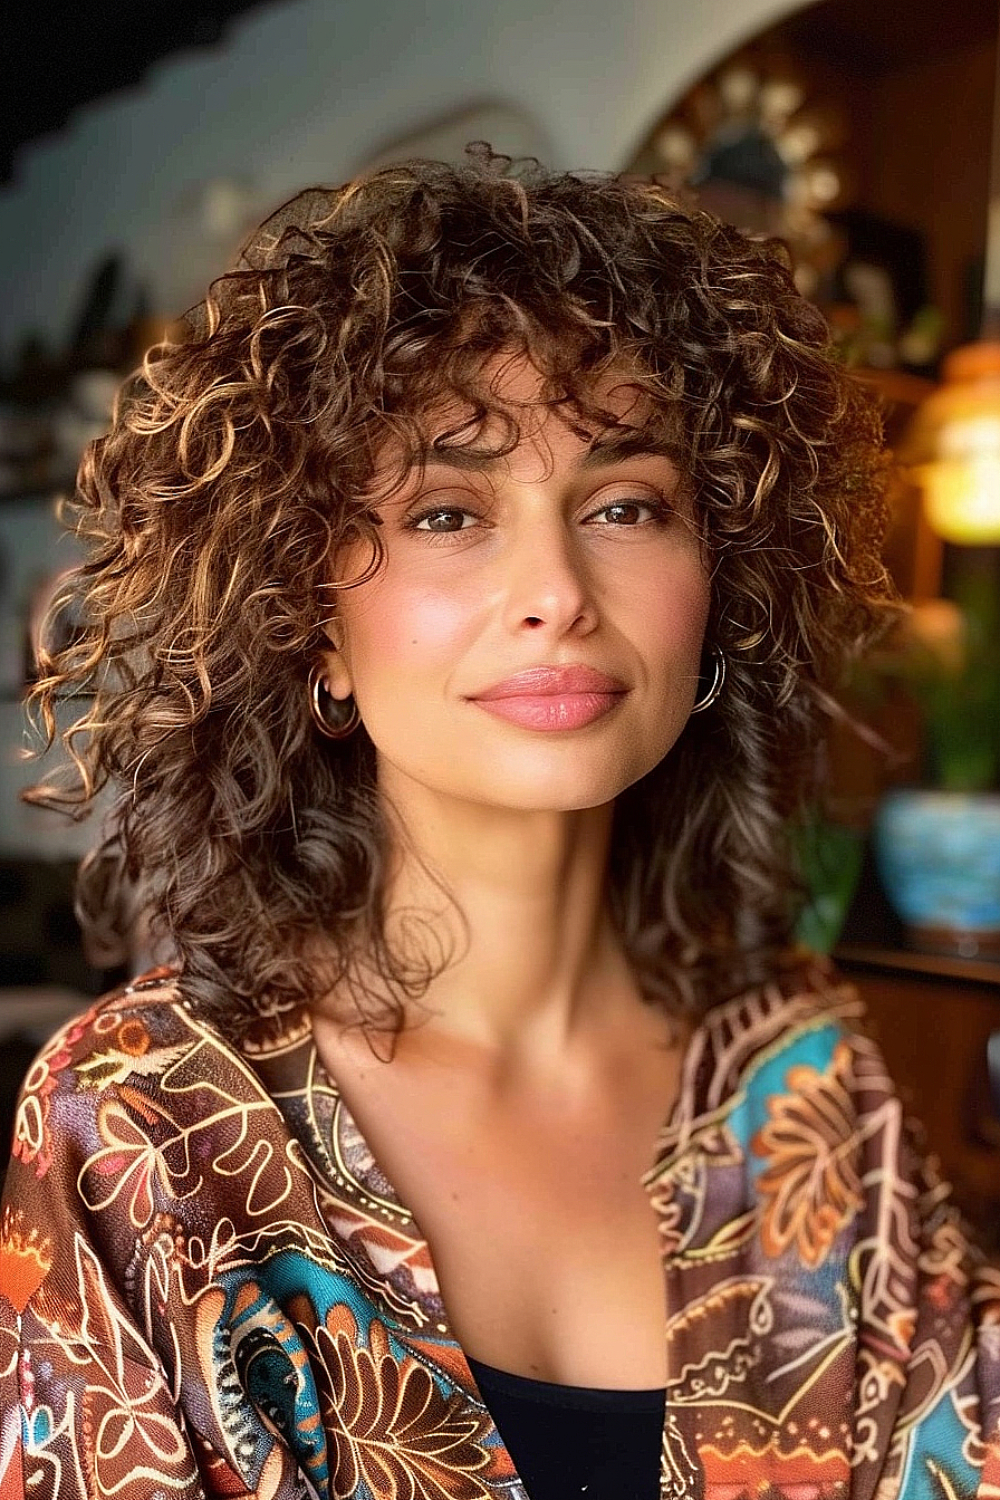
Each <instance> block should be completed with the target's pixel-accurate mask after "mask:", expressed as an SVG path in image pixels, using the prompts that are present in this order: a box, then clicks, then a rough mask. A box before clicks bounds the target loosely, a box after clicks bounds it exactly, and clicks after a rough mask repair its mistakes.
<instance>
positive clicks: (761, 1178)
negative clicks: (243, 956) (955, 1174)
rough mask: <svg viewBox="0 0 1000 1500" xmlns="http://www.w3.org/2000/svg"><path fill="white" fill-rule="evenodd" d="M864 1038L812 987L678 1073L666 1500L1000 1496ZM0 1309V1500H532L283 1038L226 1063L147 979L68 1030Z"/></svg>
mask: <svg viewBox="0 0 1000 1500" xmlns="http://www.w3.org/2000/svg"><path fill="white" fill-rule="evenodd" d="M860 1022H861V1007H860V1003H859V1001H858V1000H857V997H856V996H855V995H854V993H853V991H851V990H850V989H849V988H847V987H844V986H837V985H836V984H835V983H833V982H832V981H831V982H825V981H823V980H822V979H820V980H819V981H818V983H817V985H816V986H815V987H814V989H812V990H810V991H808V992H803V993H795V994H792V995H790V996H789V995H782V994H781V993H780V992H779V991H778V990H777V989H775V990H773V991H772V990H767V989H766V990H764V991H761V992H754V993H752V994H748V995H746V996H744V997H742V998H739V999H737V1000H734V1001H731V1002H729V1003H726V1004H724V1005H722V1006H720V1007H718V1008H716V1009H715V1010H714V1011H712V1012H711V1013H710V1014H709V1015H708V1017H707V1019H706V1020H705V1021H704V1022H703V1023H702V1024H701V1025H700V1027H699V1028H698V1030H697V1031H696V1032H695V1035H694V1038H693V1041H692V1042H691V1044H690V1047H689V1049H688V1053H687V1057H686V1062H685V1068H684V1076H683V1081H682V1086H681V1091H680V1096H679V1098H678V1100H677V1102H676V1104H675V1106H674V1109H673V1112H672V1115H671V1117H670V1119H669V1121H668V1122H667V1124H666V1125H665V1127H664V1129H663V1132H662V1134H661V1137H660V1140H659V1143H658V1151H657V1156H656V1160H655V1163H654V1164H653V1165H652V1167H651V1169H650V1171H649V1173H648V1175H647V1178H646V1186H647V1189H648V1193H649V1201H650V1206H651V1211H652V1212H654V1213H655V1214H656V1216H657V1220H658V1223H659V1227H660V1234H661V1245H662V1254H663V1268H664V1275H665V1278H666V1293H667V1309H668V1318H667V1325H666V1328H665V1330H664V1338H665V1341H666V1348H667V1367H668V1382H667V1399H666V1419H665V1424H664V1432H663V1446H662V1464H661V1496H662V1497H663V1500H667V1497H677V1500H680V1497H685V1500H687V1497H691V1500H701V1497H705V1500H740V1497H744V1496H746V1497H750V1496H753V1497H760V1496H766V1497H770V1500H833V1497H836V1500H841V1497H845V1500H846V1497H847V1496H852V1497H859V1500H862V1497H863V1500H868V1497H875V1500H893V1497H896V1496H903V1497H906V1500H923V1497H927V1500H932V1497H934V1500H954V1497H962V1496H973V1495H975V1496H979V1497H983V1500H985V1497H987V1496H989V1497H996V1496H1000V1275H998V1274H997V1273H996V1272H994V1271H991V1270H990V1269H989V1268H988V1267H985V1266H983V1265H981V1264H979V1260H978V1257H977V1256H976V1255H975V1254H974V1252H972V1251H971V1250H970V1248H969V1246H968V1245H967V1243H966V1240H965V1238H964V1236H963V1232H962V1229H961V1226H960V1224H959V1222H958V1221H957V1218H956V1215H955V1213H954V1211H953V1209H952V1208H951V1206H950V1204H949V1202H948V1198H947V1192H946V1190H945V1189H944V1188H942V1187H941V1186H940V1185H939V1184H937V1183H936V1182H935V1181H934V1180H933V1178H932V1177H931V1176H930V1174H929V1173H928V1171H927V1169H926V1168H925V1167H924V1166H923V1165H922V1163H921V1161H920V1159H919V1157H918V1155H917V1154H916V1153H915V1152H914V1151H913V1149H912V1147H911V1146H910V1144H909V1138H908V1136H907V1134H906V1132H905V1130H904V1128H903V1125H902V1121H901V1111H900V1105H899V1102H898V1100H897V1098H896V1097H895V1095H894V1093H893V1089H892V1086H891V1084H890V1082H889V1080H888V1079H887V1077H886V1075H885V1071H884V1068H883V1065H882V1062H881V1059H880V1057H879V1053H878V1051H877V1049H876V1047H875V1046H874V1045H873V1043H872V1042H871V1041H870V1040H869V1039H868V1038H867V1037H866V1035H865V1034H864V1032H863V1030H862V1029H861V1028H860ZM499 1232H501V1231H500V1230H499V1229H498V1233H499ZM0 1293H2V1295H0V1500H23V1497H26V1496H33V1497H38V1500H50V1497H51V1500H77V1497H82V1496H87V1497H101V1500H105V1497H107V1500H112V1497H115V1500H154V1497H155V1500H180V1497H194V1496H204V1497H233V1500H235V1497H239V1496H255V1497H261V1500H272V1497H273V1500H292V1497H296V1500H312V1497H316V1496H322V1497H329V1496H337V1497H341V1496H343V1497H347V1496H352V1497H357V1500H376V1497H391V1500H446V1497H447V1500H478V1497H482V1500H494V1497H504V1500H525V1496H526V1491H525V1489H524V1487H523V1485H522V1483H521V1481H520V1480H519V1478H518V1476H517V1473H516V1472H515V1469H514V1466H513V1464H512V1462H511V1460H510V1457H509V1455H508V1453H507V1451H506V1449H505V1448H504V1446H503V1443H502V1442H501V1440H500V1437H499V1434H498V1432H497V1430H496V1427H495V1425H494V1423H493V1422H492V1420H491V1418H490V1415H489V1413H488V1411H487V1410H486V1408H485V1406H484V1404H483V1401H482V1399H481V1396H480V1394H479V1392H478V1390H477V1388H476V1385H475V1383H474V1381H473V1379H472V1377H471V1374H470V1372H469V1367H468V1365H467V1363H466V1360H465V1356H464V1355H463V1352H462V1349H461V1347H460V1346H459V1344H458V1342H457V1341H456V1339H455V1337H454V1335H453V1334H452V1332H451V1329H450V1327H449V1323H448V1314H447V1310H446V1308H445V1307H444V1305H443V1303H442V1300H441V1295H440V1291H439V1288H438V1284H437V1280H436V1277H435V1272H434V1267H433V1264H432V1262H431V1258H430V1255H429V1252H428V1247H427V1244H426V1243H425V1241H424V1240H423V1238H422V1237H421V1234H420V1231H419V1229H418V1228H417V1225H416V1224H415V1222H414V1220H413V1218H412V1216H411V1215H410V1214H409V1212H408V1211H407V1209H406V1207H405V1205H404V1204H402V1203H401V1202H400V1200H399V1198H398V1197H397V1196H396V1194H395V1192H394V1191H393V1189H392V1186H391V1184H390V1183H389V1182H387V1181H386V1179H385V1177H384V1176H383V1175H382V1173H381V1172H380V1170H379V1168H378V1165H377V1163H376V1162H375V1161H374V1160H373V1158H372V1155H371V1153H370V1151H369V1150H368V1148H367V1146H366V1144H365V1142H364V1140H363V1139H362V1137H361V1135H360V1133H359V1131H358V1129H357V1126H356V1125H355V1123H354V1121H353V1120H352V1118H351V1116H350V1114H349V1113H348V1110H347V1108H346V1106H345V1104H344V1102H343V1100H342V1099H341V1098H340V1097H339V1095H338V1093H337V1089H336V1088H335V1086H334V1084H333V1083H332V1081H331V1080H330V1078H329V1077H328V1076H326V1075H325V1073H324V1071H323V1068H322V1066H321V1064H320V1061H319V1059H318V1057H317V1053H316V1048H315V1046H314V1043H313V1036H312V1030H311V1027H310V1023H309V1017H308V1013H307V1012H306V1011H304V1010H302V1011H288V1012H283V1013H282V1012H278V1013H272V1014H268V1013H267V1012H266V1010H265V1009H264V1008H262V1009H261V1011H260V1013H259V1014H258V1017H257V1019H256V1020H255V1021H254V1023H253V1024H252V1025H251V1027H250V1028H249V1030H248V1031H247V1032H246V1033H245V1035H242V1036H241V1037H240V1040H239V1041H238V1042H235V1041H234V1040H233V1038H232V1037H227V1035H226V1034H224V1031H223V1030H221V1029H220V1028H219V1026H218V1024H217V1023H215V1022H213V1021H212V1020H211V1019H210V1018H209V1017H208V1016H206V1015H203V1014H201V1013H199V1011H198V1009H197V1008H196V1007H194V1006H193V1005H192V1004H191V1003H190V1002H188V1001H186V1000H185V998H184V994H183V984H182V983H179V982H178V981H177V980H176V978H175V977H174V976H172V975H171V974H170V973H168V972H167V971H159V972H157V973H155V974H152V975H150V976H147V977H146V978H145V979H143V980H141V981H139V982H137V983H134V984H132V985H130V986H128V987H126V988H124V989H122V990H120V991H117V992H115V993H114V994H112V995H110V996H108V997H106V998H105V999H103V1000H101V1001H99V1002H97V1003H95V1004H94V1005H93V1006H92V1007H91V1009H90V1010H88V1011H87V1012H86V1014H84V1015H82V1016H81V1017H80V1018H79V1019H78V1020H76V1021H74V1022H71V1023H70V1024H69V1025H68V1026H66V1027H64V1028H63V1029H62V1031H61V1032H59V1033H58V1034H57V1035H56V1036H55V1037H54V1038H53V1040H52V1041H51V1042H50V1043H49V1044H48V1045H47V1046H46V1047H45V1048H44V1050H43V1051H42V1052H41V1054H40V1055H39V1057H38V1059H37V1061H36V1062H35V1064H34V1066H33V1068H32V1070H31V1072H30V1075H29V1077H28V1078H27V1080H26V1082H25V1085H24V1088H23V1091H22V1097H21V1102H20V1109H19V1114H18V1120H17V1127H16V1134H15V1141H14V1156H13V1160H12V1162H11V1166H10V1171H9V1174H8V1178H7V1184H6V1194H5V1201H4V1207H3V1213H2V1239H0Z"/></svg>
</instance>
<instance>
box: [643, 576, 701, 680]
mask: <svg viewBox="0 0 1000 1500" xmlns="http://www.w3.org/2000/svg"><path fill="white" fill-rule="evenodd" d="M710 603H711V587H710V584H709V580H708V575H707V574H706V572H705V570H704V569H703V568H702V567H701V566H700V564H699V565H697V566H695V567H689V568H682V569H671V570H668V571H667V572H666V574H665V575H664V574H661V575H660V576H659V577H658V578H657V579H655V580H651V581H650V582H649V583H648V584H647V585H646V586H645V587H640V588H638V589H636V590H635V592H634V593H633V594H632V595H631V598H630V601H629V610H630V613H631V616H632V620H633V622H634V624H633V630H632V631H631V632H630V634H631V635H632V639H633V640H634V641H636V643H639V642H642V643H643V644H644V646H645V647H646V649H647V650H649V651H650V652H652V653H653V654H654V655H660V656H662V657H663V658H664V659H665V660H667V661H670V662H676V661H678V659H680V660H685V661H686V660H688V659H693V660H694V661H695V662H697V660H698V658H699V657H700V655H701V649H702V642H703V640H704V636H705V626H706V625H707V623H708V611H709V605H710Z"/></svg>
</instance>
